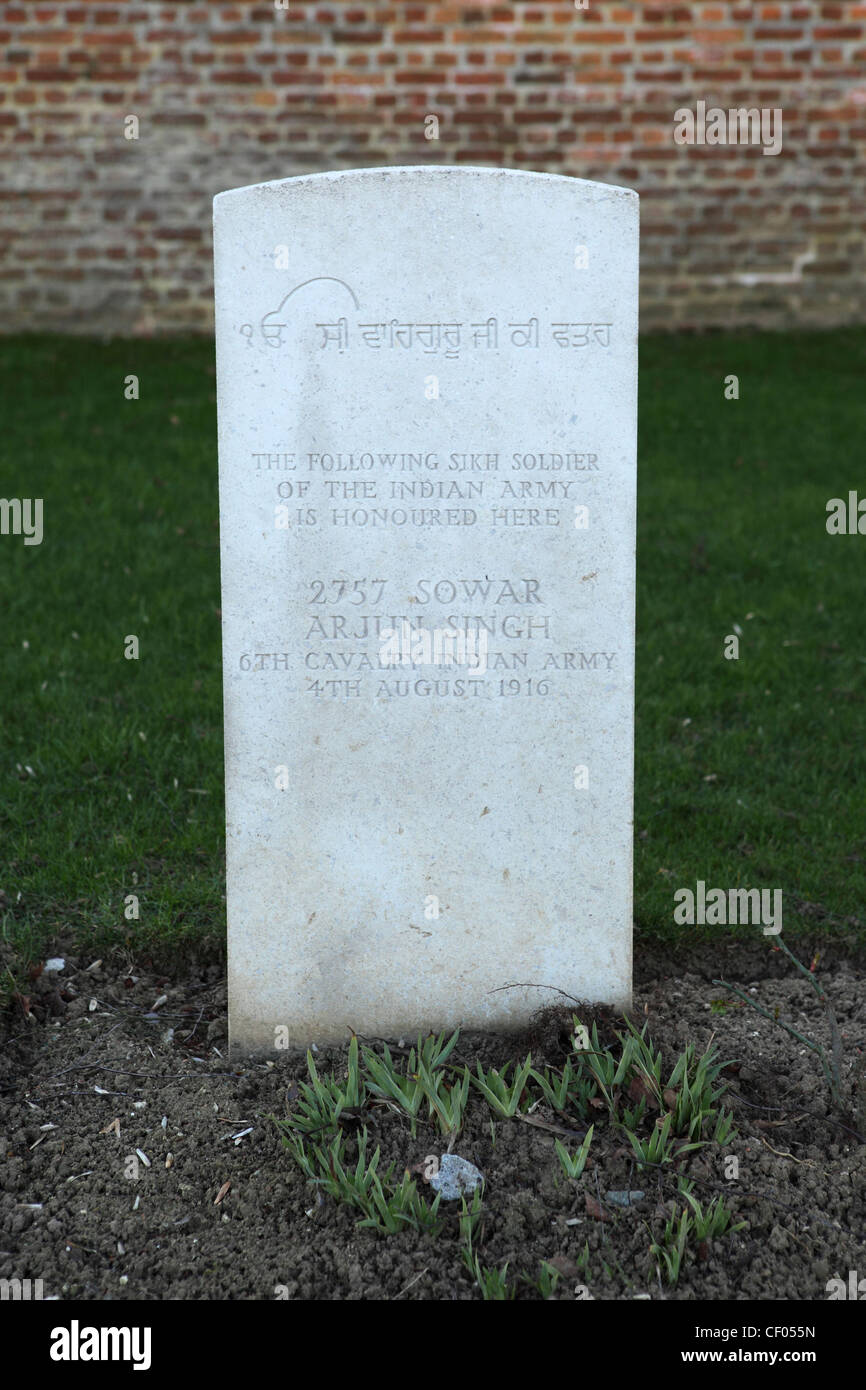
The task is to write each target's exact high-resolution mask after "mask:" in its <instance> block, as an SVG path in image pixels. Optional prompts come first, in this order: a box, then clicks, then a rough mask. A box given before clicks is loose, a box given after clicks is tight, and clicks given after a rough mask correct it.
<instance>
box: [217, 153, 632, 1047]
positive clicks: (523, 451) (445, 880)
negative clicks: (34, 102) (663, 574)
mask: <svg viewBox="0 0 866 1390" xmlns="http://www.w3.org/2000/svg"><path fill="white" fill-rule="evenodd" d="M214 231H215V261H216V324H217V328H216V337H217V377H218V409H219V453H220V517H221V523H220V524H221V533H222V534H221V549H222V621H223V659H224V678H225V734H226V747H225V758H226V801H227V807H226V817H227V856H228V873H227V878H228V885H227V895H228V933H229V991H230V994H229V998H230V1038H231V1043H232V1045H233V1046H234V1047H236V1048H241V1049H250V1050H257V1049H265V1048H273V1047H275V1046H276V1047H280V1046H286V1045H290V1046H294V1045H306V1044H308V1043H309V1042H311V1041H313V1040H315V1041H327V1040H333V1039H345V1038H346V1037H347V1036H348V1030H349V1029H350V1028H352V1029H354V1030H356V1031H357V1032H360V1033H362V1034H366V1035H374V1036H397V1035H400V1034H408V1035H411V1034H413V1033H415V1032H416V1031H418V1030H420V1029H424V1030H426V1029H428V1028H433V1029H440V1028H445V1027H453V1026H456V1025H458V1024H460V1025H462V1026H464V1027H478V1028H499V1029H509V1028H514V1027H517V1026H520V1025H522V1024H523V1023H525V1021H526V1020H527V1018H528V1017H529V1015H530V1014H531V1013H532V1012H533V1011H534V1010H535V1009H537V1008H538V1007H539V1006H541V1005H543V1004H547V1003H551V1002H562V998H561V995H559V994H557V993H556V991H557V990H559V991H563V992H565V993H566V994H569V995H572V996H574V997H575V998H579V999H589V1000H597V1001H605V1002H608V1003H612V1004H615V1005H619V1006H624V1005H627V1004H628V1002H629V999H630V992H631V932H632V787H633V684H634V681H633V672H634V626H633V625H634V546H635V431H636V401H637V278H638V199H637V195H636V194H635V193H633V192H632V191H631V190H629V189H624V188H615V187H611V186H609V185H606V184H597V183H588V182H584V181H582V180H579V179H571V178H564V177H560V176H555V175H549V174H533V173H522V172H514V171H510V170H508V171H506V170H501V169H460V168H443V167H439V168H430V167H422V168H385V169H363V170H354V171H349V172H344V173H335V174H314V175H311V176H303V177H300V178H290V179H285V180H281V181H278V182H274V183H264V184H259V185H254V186H251V187H248V188H239V189H233V190H231V191H229V192H226V193H221V194H219V195H218V196H217V198H216V199H215V201H214ZM449 657H450V658H451V659H452V663H451V664H449V661H448V658H449ZM394 660H396V663H397V664H396V665H395V664H390V663H391V662H392V661H394Z"/></svg>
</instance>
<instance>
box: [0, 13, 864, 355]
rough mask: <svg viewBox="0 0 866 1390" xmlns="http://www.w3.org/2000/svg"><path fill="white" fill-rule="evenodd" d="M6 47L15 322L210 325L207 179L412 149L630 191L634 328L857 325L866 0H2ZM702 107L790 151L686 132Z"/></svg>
mask: <svg viewBox="0 0 866 1390" xmlns="http://www.w3.org/2000/svg"><path fill="white" fill-rule="evenodd" d="M0 52H2V54H3V57H2V60H0V62H2V67H0V84H2V87H0V139H2V149H0V155H2V161H3V167H2V186H3V188H4V190H5V191H4V194H3V198H2V203H0V246H2V251H3V255H2V258H0V295H2V327H3V330H4V331H7V332H9V331H16V330H36V329H59V330H64V331H71V332H86V331H97V330H98V331H107V332H115V333H124V332H138V333H151V332H163V331H179V330H184V329H197V330H202V329H207V328H208V327H209V325H210V322H211V260H210V256H211V249H210V246H211V244H210V215H211V197H212V195H213V194H214V193H216V192H218V191H220V190H221V189H225V188H231V187H234V186H237V185H239V184H245V183H256V182H258V181H259V180H262V179H273V178H282V177H285V176H287V175H289V174H297V173H305V172H310V171H315V170H322V169H338V168H350V167H352V166H364V165H367V166H370V165H381V164H421V163H427V162H434V163H445V164H450V163H456V164H487V165H490V164H496V165H504V166H511V167H515V168H523V169H539V170H547V171H549V172H555V173H564V174H572V175H577V176H579V177H582V178H589V179H602V180H605V181H607V182H611V183H620V184H625V185H627V186H629V187H631V188H635V189H637V190H638V192H639V193H640V194H641V199H642V256H641V260H642V324H643V327H644V328H655V327H678V326H689V327H700V326H710V325H735V324H761V325H766V326H773V327H786V326H789V325H792V324H803V325H831V324H840V323H850V322H863V321H864V319H866V289H864V285H866V275H864V270H866V255H864V224H866V216H864V213H866V148H864V147H866V3H855V2H854V0H846V3H818V0H775V2H774V3H754V4H744V3H737V0H703V2H699V3H696V4H680V3H670V0H631V2H629V0H589V5H588V9H587V10H585V11H581V10H578V9H576V8H575V6H574V4H573V3H571V2H570V0H502V3H495V0H494V3H476V4H458V3H436V0H428V2H427V3H421V0H412V3H409V2H408V0H407V2H405V3H402V2H401V0H394V3H377V0H367V3H359V4H355V3H330V4H328V3H320V0H308V2H307V3H301V0H292V2H291V5H290V8H289V10H288V12H287V13H278V12H277V11H276V10H275V7H274V5H273V4H271V3H266V2H265V0H236V2H235V3H234V4H223V3H218V0H209V2H208V3H195V0H193V2H192V3H174V4H160V3H156V2H155V0H125V2H124V0H113V2H112V0H78V3H58V4H51V3H40V0H17V3H14V2H13V3H8V4H4V3H0ZM699 100H703V101H705V102H706V103H707V104H708V106H717V107H722V108H724V109H727V108H730V107H739V106H756V107H768V108H772V107H779V108H781V109H782V112H783V142H784V143H783V149H782V152H781V154H779V155H778V156H776V157H768V156H765V155H763V154H762V151H761V148H760V147H759V146H743V145H729V146H708V145H705V146H697V145H677V144H675V143H674V140H673V128H674V112H675V111H676V110H677V108H680V107H690V108H692V109H694V108H695V106H696V104H697V102H698V101H699ZM130 114H134V115H136V116H137V117H138V118H139V122H140V138H139V139H138V140H126V139H125V138H124V117H125V116H127V115H130ZM428 115H436V116H438V118H439V122H440V139H439V140H438V141H429V140H427V139H426V138H425V134H424V128H425V126H424V122H425V117H426V116H428ZM527 215H529V216H531V208H528V209H527Z"/></svg>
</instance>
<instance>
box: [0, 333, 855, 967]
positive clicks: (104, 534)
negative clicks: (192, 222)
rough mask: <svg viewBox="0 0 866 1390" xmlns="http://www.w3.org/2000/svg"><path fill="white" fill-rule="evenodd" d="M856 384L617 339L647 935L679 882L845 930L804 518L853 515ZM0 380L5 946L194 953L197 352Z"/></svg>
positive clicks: (221, 922)
mask: <svg viewBox="0 0 866 1390" xmlns="http://www.w3.org/2000/svg"><path fill="white" fill-rule="evenodd" d="M129 373H135V374H137V375H138V376H139V377H140V380H141V399H140V400H138V401H136V402H128V401H126V400H125V399H124V392H123V388H124V378H125V377H126V376H127V374H129ZM729 373H736V374H737V375H738V377H739V381H740V397H741V398H740V400H738V401H726V400H725V399H724V389H723V382H724V378H725V376H726V375H728V374H729ZM864 375H866V330H848V331H844V332H836V333H832V334H818V335H810V336H807V335H793V336H784V337H782V336H775V335H757V336H731V335H724V336H722V335H719V336H712V337H706V338H693V337H666V338H654V339H646V340H644V341H643V342H642V345H641V368H640V386H641V390H640V445H639V465H638V478H639V491H638V644H637V725H636V794H635V917H636V921H637V924H638V929H639V932H640V933H641V934H643V935H645V936H654V937H656V938H659V937H668V938H674V937H681V936H682V935H683V933H684V932H685V933H688V935H689V936H690V937H694V936H695V935H696V934H697V933H696V930H695V929H694V928H683V927H677V926H675V925H674V923H673V918H672V913H673V893H674V890H675V889H676V888H677V887H691V888H694V886H695V883H696V881H697V880H698V879H703V880H704V881H705V882H706V884H707V886H708V888H709V887H722V888H725V889H729V888H732V887H737V886H740V887H764V888H781V889H782V890H783V892H784V895H785V899H784V900H785V926H786V930H787V931H790V932H791V933H795V932H796V931H797V929H798V927H805V926H808V927H809V929H810V931H812V932H813V933H814V930H815V927H816V925H819V926H820V931H821V933H822V934H827V935H830V934H839V933H844V934H845V935H846V936H847V935H849V934H850V935H854V936H856V937H858V939H860V940H862V937H863V925H862V922H863V919H864V918H866V913H864V912H863V907H864V884H866V870H864V865H866V797H864V788H866V755H864V746H863V744H864V733H866V721H864V712H863V693H862V691H863V680H864V666H866V640H864V637H863V625H864V622H866V587H864V576H866V536H864V537H859V536H829V535H828V534H827V532H826V529H825V506H826V503H827V501H828V499H829V498H830V497H836V496H841V497H846V496H847V494H848V491H849V490H850V489H856V488H857V487H858V484H859V485H860V487H861V489H862V491H863V493H864V495H866V477H864V475H863V470H862V466H860V467H859V468H858V463H859V461H860V458H861V456H862V440H863V438H864V435H866V392H864V390H863V380H864ZM0 379H2V399H3V403H4V410H3V419H4V425H5V427H4V430H3V433H2V442H0V447H2V473H0V495H2V496H4V497H41V498H43V499H44V507H45V534H46V538H45V542H44V543H43V544H42V545H41V546H24V545H23V543H22V540H21V538H20V537H14V536H0V611H2V644H0V662H2V668H0V694H2V706H0V889H2V890H3V892H4V893H5V895H6V901H5V904H3V905H2V908H0V910H2V926H3V934H4V936H5V938H6V939H7V941H12V942H13V943H14V944H15V945H16V946H19V947H20V948H21V949H22V950H23V951H24V952H25V953H27V952H32V953H34V954H38V953H39V952H40V951H41V950H42V948H43V946H44V945H45V943H46V942H47V941H48V939H49V938H50V937H51V936H53V935H54V934H55V933H63V934H64V936H66V935H68V933H69V932H70V931H71V930H74V931H75V932H76V933H78V934H80V935H81V936H82V938H84V937H86V938H87V941H88V945H92V946H94V947H97V946H99V945H101V944H107V942H109V941H118V940H119V941H123V940H125V939H126V938H128V939H129V940H130V941H131V942H133V941H134V942H135V943H136V946H139V945H140V944H141V943H142V942H143V941H144V940H154V939H159V940H161V941H174V940H177V941H181V940H189V939H193V938H196V939H199V940H201V939H203V938H208V939H211V940H214V941H219V940H221V939H222V936H223V933H224V929H225V903H224V896H223V895H224V859H223V849H224V822H223V796H222V776H223V761H222V758H223V753H222V694H221V673H220V623H219V603H220V597H219V551H218V508H217V462H216V426H215V409H216V407H215V379H214V366H213V346H212V344H211V343H210V342H209V341H202V340H183V341H148V342H123V341H115V342H112V343H107V344H106V343H96V342H91V341H82V340H72V339H57V338H37V337H29V338H17V339H13V338H7V339H3V340H0ZM735 624H737V625H738V626H739V628H740V629H741V631H742V637H741V642H740V657H739V660H738V661H727V660H725V658H724V655H723V651H724V640H725V637H726V636H727V634H729V633H732V632H734V630H735V629H734V625H735ZM128 634H136V635H137V636H138V637H139V639H140V647H141V656H140V660H138V661H128V660H125V659H124V639H125V637H126V636H127V635H128ZM31 770H32V771H31ZM130 893H135V894H137V895H138V896H139V898H140V902H141V918H140V920H139V921H127V920H125V918H124V898H125V896H126V895H127V894H130ZM816 905H817V906H816ZM855 918H856V919H858V922H860V925H857V923H855V922H853V921H851V920H850V919H855ZM711 930H714V931H716V932H721V933H723V934H724V935H725V936H726V937H730V936H731V934H732V929H731V928H721V929H720V928H715V929H707V932H706V933H705V934H709V932H710V931H711ZM757 930H759V929H757V928H755V929H753V931H757Z"/></svg>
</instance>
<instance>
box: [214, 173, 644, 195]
mask: <svg viewBox="0 0 866 1390" xmlns="http://www.w3.org/2000/svg"><path fill="white" fill-rule="evenodd" d="M410 175H411V176H412V177H413V178H416V179H421V178H424V179H432V180H436V179H449V180H454V179H459V180H461V181H464V182H465V181H467V180H469V179H479V178H480V179H484V180H488V181H494V180H509V181H511V180H515V179H516V180H519V181H523V182H525V181H527V180H531V181H533V182H536V183H547V184H552V183H559V184H567V185H569V186H570V187H575V186H576V187H579V188H580V189H581V190H584V191H586V192H587V193H589V192H590V191H592V192H593V193H598V194H600V195H602V196H607V197H624V198H634V199H635V200H637V199H638V194H637V193H636V192H635V190H634V189H633V188H624V187H622V186H621V185H620V184H614V183H600V182H598V181H597V180H594V179H579V178H573V177H572V176H571V175H570V174H547V173H540V172H538V171H537V170H534V169H500V168H497V167H495V166H492V165H481V164H478V165H475V164H468V165H463V164H460V165H457V164H386V165H381V166H376V167H374V168H371V169H334V170H326V171H324V172H322V173H317V174H292V175H291V176H289V177H288V178H285V179H267V180H265V182H263V183H246V184H243V185H241V187H239V188H228V189H226V190H225V191H224V192H222V193H217V194H216V196H215V197H214V203H215V204H216V202H217V201H218V200H219V199H221V198H236V197H238V196H239V195H241V194H251V193H256V192H259V191H264V190H265V189H281V188H286V187H289V186H296V185H298V184H302V183H304V184H312V183H332V182H333V183H336V182H341V181H346V180H349V181H352V182H357V181H358V180H361V179H380V180H382V181H390V180H393V179H399V178H406V177H408V176H410Z"/></svg>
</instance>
